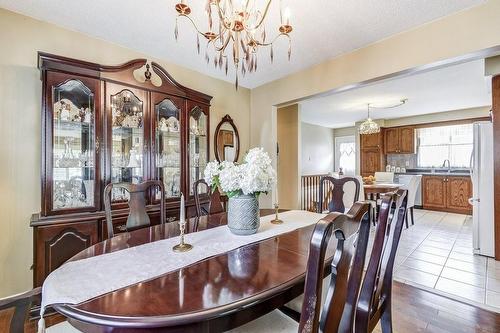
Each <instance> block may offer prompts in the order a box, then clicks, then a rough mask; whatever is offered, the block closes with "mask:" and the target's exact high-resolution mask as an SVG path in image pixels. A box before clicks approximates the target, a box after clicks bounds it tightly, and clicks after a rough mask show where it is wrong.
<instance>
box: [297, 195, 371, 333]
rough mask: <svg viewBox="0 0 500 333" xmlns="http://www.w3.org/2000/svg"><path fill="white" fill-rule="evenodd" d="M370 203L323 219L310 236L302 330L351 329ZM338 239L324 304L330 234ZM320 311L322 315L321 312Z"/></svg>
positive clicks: (357, 294) (358, 288)
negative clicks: (323, 291)
mask: <svg viewBox="0 0 500 333" xmlns="http://www.w3.org/2000/svg"><path fill="white" fill-rule="evenodd" d="M369 208H370V205H369V204H368V203H362V202H356V203H355V204H354V205H353V206H352V207H351V209H350V210H349V212H347V213H346V214H342V213H338V212H335V213H331V214H329V215H327V216H326V217H325V218H323V219H321V220H320V221H319V222H318V223H317V224H316V226H315V228H314V231H313V234H312V236H311V243H310V247H309V257H308V261H307V273H306V280H305V287H304V301H303V303H302V312H301V316H300V323H299V332H310V333H317V332H319V331H321V332H339V333H347V332H352V329H353V325H354V314H355V308H356V301H357V299H358V296H359V290H360V285H361V280H362V276H363V267H364V261H365V256H366V249H367V245H368V237H369V234H370V221H369V217H368V214H369ZM332 235H333V236H334V237H335V238H336V239H337V246H336V250H335V254H334V256H333V259H332V263H331V280H330V284H329V287H328V292H327V294H326V295H327V296H326V299H325V302H324V304H323V306H322V304H321V303H322V298H321V295H322V290H321V289H322V286H323V278H324V267H325V266H324V262H325V256H326V251H327V248H328V243H329V240H330V238H331V236H332ZM320 314H321V315H320Z"/></svg>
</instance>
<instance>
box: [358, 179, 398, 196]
mask: <svg viewBox="0 0 500 333" xmlns="http://www.w3.org/2000/svg"><path fill="white" fill-rule="evenodd" d="M402 186H403V184H395V183H377V182H375V183H372V184H363V189H364V192H365V198H366V199H368V200H377V199H380V195H381V194H384V193H388V192H394V191H397V190H399V189H400V188H401V187H402Z"/></svg>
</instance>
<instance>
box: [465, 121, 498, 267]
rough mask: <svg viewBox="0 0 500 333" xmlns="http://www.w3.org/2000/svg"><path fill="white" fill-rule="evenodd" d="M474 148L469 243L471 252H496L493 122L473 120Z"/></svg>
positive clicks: (491, 255)
mask: <svg viewBox="0 0 500 333" xmlns="http://www.w3.org/2000/svg"><path fill="white" fill-rule="evenodd" d="M473 126H474V149H473V151H472V156H471V178H472V198H470V199H469V202H470V203H471V204H472V223H473V238H472V243H473V247H474V253H476V254H481V255H485V256H490V257H494V256H495V236H494V235H495V230H494V226H495V224H494V206H493V202H494V192H493V124H492V123H491V122H477V123H474V125H473Z"/></svg>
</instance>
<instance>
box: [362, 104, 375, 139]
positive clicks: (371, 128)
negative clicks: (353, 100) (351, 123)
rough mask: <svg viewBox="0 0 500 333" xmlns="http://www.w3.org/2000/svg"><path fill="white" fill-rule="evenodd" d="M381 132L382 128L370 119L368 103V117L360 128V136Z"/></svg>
mask: <svg viewBox="0 0 500 333" xmlns="http://www.w3.org/2000/svg"><path fill="white" fill-rule="evenodd" d="M379 132H380V126H379V125H378V124H377V123H376V122H374V121H373V120H372V119H371V118H370V103H368V117H367V118H366V120H365V121H364V122H363V123H362V124H361V125H360V126H359V134H362V135H367V134H375V133H379Z"/></svg>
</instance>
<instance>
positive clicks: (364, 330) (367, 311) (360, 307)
mask: <svg viewBox="0 0 500 333" xmlns="http://www.w3.org/2000/svg"><path fill="white" fill-rule="evenodd" d="M407 202H408V191H407V190H398V191H397V192H396V193H394V194H386V195H384V197H383V198H382V204H381V209H380V217H379V222H378V224H377V229H376V231H375V237H374V240H373V247H372V251H371V254H370V259H369V260H368V266H367V269H366V273H365V277H364V279H363V284H362V286H361V291H360V295H359V299H358V303H357V307H356V322H355V333H368V332H372V331H373V329H374V328H375V326H376V325H377V323H378V322H379V321H381V326H382V332H383V333H389V332H392V276H393V269H394V260H395V258H396V251H397V249H398V244H399V239H400V236H401V232H402V229H403V222H404V220H405V215H406V206H407ZM394 203H395V204H394ZM390 215H392V216H390Z"/></svg>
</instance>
